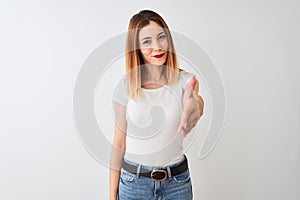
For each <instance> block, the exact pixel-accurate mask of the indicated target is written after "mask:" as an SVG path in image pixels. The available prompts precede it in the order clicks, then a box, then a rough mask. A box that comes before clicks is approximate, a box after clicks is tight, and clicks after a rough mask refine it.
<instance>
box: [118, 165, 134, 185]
mask: <svg viewBox="0 0 300 200" xmlns="http://www.w3.org/2000/svg"><path fill="white" fill-rule="evenodd" d="M120 177H121V179H122V180H123V181H128V182H132V181H134V180H135V179H136V175H135V174H133V173H130V172H128V171H126V170H124V169H123V168H121V172H120Z"/></svg>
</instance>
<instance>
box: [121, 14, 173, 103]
mask: <svg viewBox="0 0 300 200" xmlns="http://www.w3.org/2000/svg"><path fill="white" fill-rule="evenodd" d="M150 21H154V22H156V23H157V24H159V25H160V26H161V27H162V28H163V29H164V32H165V34H166V38H167V41H168V50H167V59H166V62H165V64H164V65H163V69H162V75H163V77H164V78H165V80H166V82H167V85H172V84H175V83H177V81H178V72H179V68H178V62H177V57H176V53H175V48H174V43H173V40H172V36H171V33H170V30H169V27H168V25H167V24H166V22H165V21H164V19H163V18H162V17H161V16H160V15H159V14H157V13H156V12H154V11H151V10H142V11H140V12H139V13H137V14H135V15H134V16H133V17H132V18H131V19H130V22H129V26H128V32H127V38H126V53H125V60H126V77H127V88H128V90H127V93H128V95H129V97H130V98H136V97H139V96H140V94H141V86H142V84H141V83H142V80H141V79H142V77H143V67H142V65H144V64H145V63H144V60H143V57H142V54H141V51H140V49H139V38H138V37H139V32H140V30H141V29H142V28H143V27H145V26H147V25H148V24H149V23H150Z"/></svg>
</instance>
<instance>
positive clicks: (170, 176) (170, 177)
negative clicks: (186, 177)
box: [167, 166, 172, 179]
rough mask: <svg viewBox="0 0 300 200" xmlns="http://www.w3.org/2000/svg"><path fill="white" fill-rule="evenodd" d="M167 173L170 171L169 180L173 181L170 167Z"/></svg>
mask: <svg viewBox="0 0 300 200" xmlns="http://www.w3.org/2000/svg"><path fill="white" fill-rule="evenodd" d="M167 171H168V176H169V179H172V174H171V169H170V167H169V166H168V167H167Z"/></svg>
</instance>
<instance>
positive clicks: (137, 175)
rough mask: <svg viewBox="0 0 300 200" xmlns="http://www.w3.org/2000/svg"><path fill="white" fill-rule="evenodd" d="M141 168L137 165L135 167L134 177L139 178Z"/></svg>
mask: <svg viewBox="0 0 300 200" xmlns="http://www.w3.org/2000/svg"><path fill="white" fill-rule="evenodd" d="M141 167H142V165H141V164H139V165H138V167H137V169H136V177H137V178H140V173H141Z"/></svg>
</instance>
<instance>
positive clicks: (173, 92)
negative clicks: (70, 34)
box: [110, 10, 204, 200]
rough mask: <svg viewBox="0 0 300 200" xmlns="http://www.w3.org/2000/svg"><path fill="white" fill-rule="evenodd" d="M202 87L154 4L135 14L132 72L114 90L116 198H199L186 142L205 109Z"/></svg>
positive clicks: (129, 52)
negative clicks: (183, 63) (180, 59)
mask: <svg viewBox="0 0 300 200" xmlns="http://www.w3.org/2000/svg"><path fill="white" fill-rule="evenodd" d="M198 88H199V86H198V81H197V80H196V79H195V78H194V76H193V74H192V73H189V72H185V71H183V70H181V69H179V68H178V64H177V58H176V54H175V49H174V44H173V41H172V37H171V34H170V31H169V28H168V26H167V24H166V23H165V21H164V20H163V18H162V17H161V16H160V15H159V14H157V13H155V12H153V11H150V10H143V11H140V12H139V13H138V14H136V15H134V16H133V17H132V18H131V20H130V23H129V27H128V33H127V41H126V75H124V76H123V78H122V80H121V81H120V82H119V83H118V85H117V88H116V90H115V93H114V96H113V100H114V112H115V120H116V121H115V131H114V139H113V145H112V151H111V161H110V166H111V168H110V199H114V200H116V199H117V198H118V199H120V200H134V199H136V200H142V199H183V200H190V199H192V198H193V192H192V184H191V179H190V172H189V169H188V161H187V157H186V155H185V154H184V153H183V148H182V144H183V139H184V137H185V136H186V134H187V133H189V132H190V131H191V129H192V128H193V127H194V126H195V124H196V123H197V121H198V120H199V118H200V117H201V116H202V114H203V106H204V103H203V100H202V98H201V97H200V96H199V95H198ZM154 108H156V109H154ZM150 114H151V115H150ZM155 114H156V115H155ZM162 122H163V124H162Z"/></svg>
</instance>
